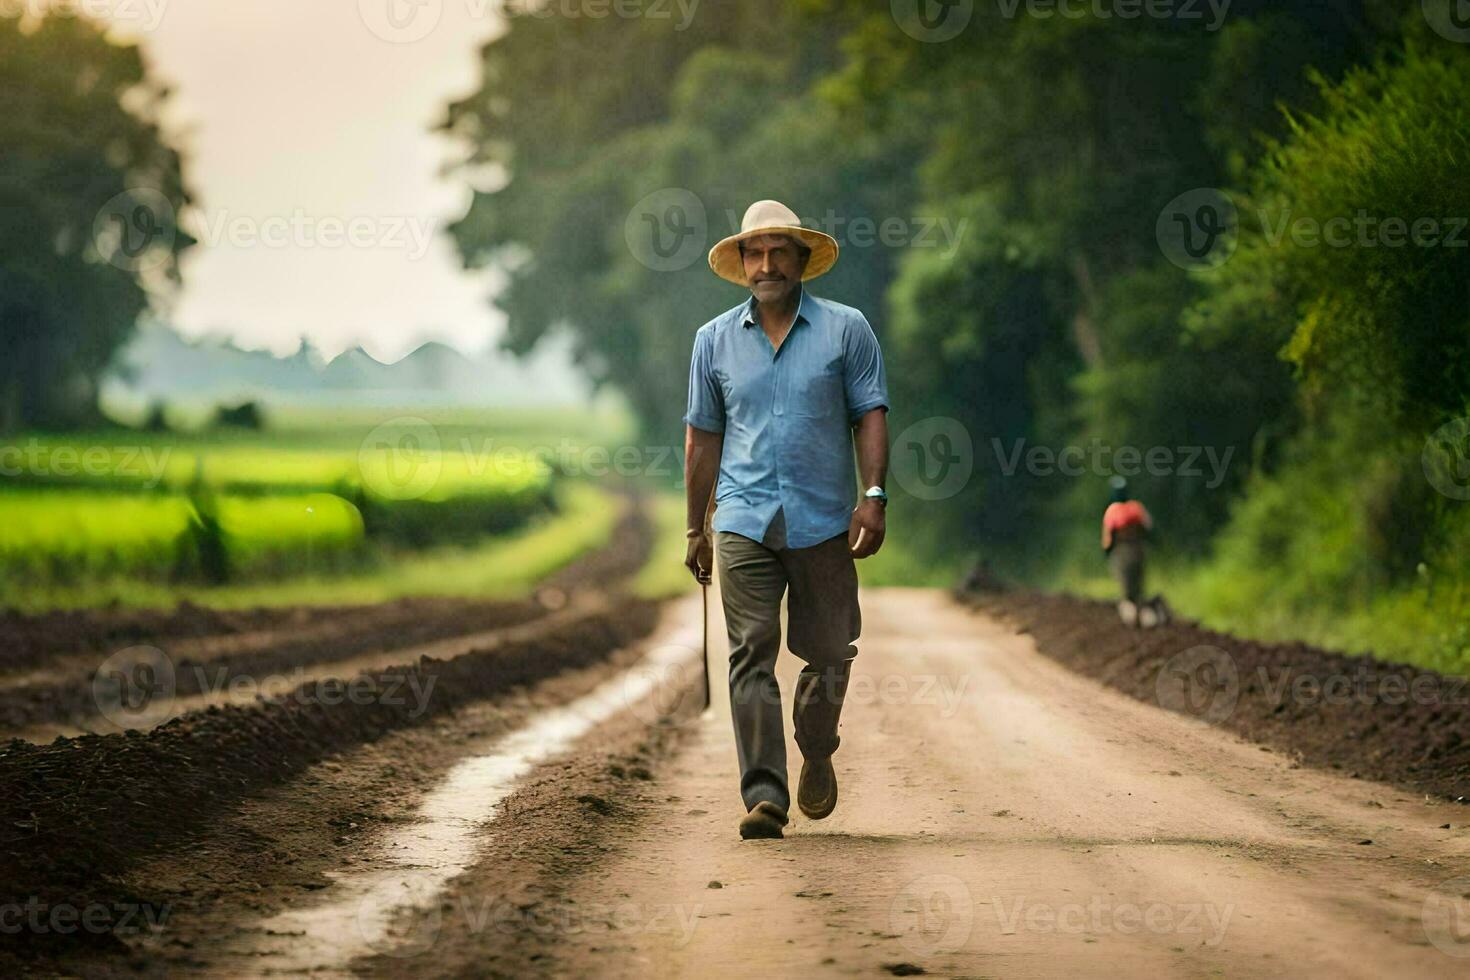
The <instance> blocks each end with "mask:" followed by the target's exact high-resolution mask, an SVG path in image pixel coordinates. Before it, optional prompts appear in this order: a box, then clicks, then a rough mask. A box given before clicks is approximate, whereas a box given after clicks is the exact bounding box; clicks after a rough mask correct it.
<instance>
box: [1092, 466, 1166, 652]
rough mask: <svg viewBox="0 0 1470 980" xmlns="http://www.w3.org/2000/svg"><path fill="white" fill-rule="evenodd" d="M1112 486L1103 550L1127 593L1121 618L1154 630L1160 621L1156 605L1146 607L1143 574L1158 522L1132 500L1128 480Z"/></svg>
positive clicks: (1104, 521)
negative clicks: (1148, 543) (1148, 545)
mask: <svg viewBox="0 0 1470 980" xmlns="http://www.w3.org/2000/svg"><path fill="white" fill-rule="evenodd" d="M1110 485H1111V487H1112V497H1113V502H1112V503H1110V504H1108V509H1107V510H1105V511H1103V519H1102V547H1103V551H1105V552H1107V555H1108V562H1109V564H1111V565H1112V569H1113V578H1115V579H1117V581H1118V587H1119V588H1120V589H1121V590H1122V592H1123V598H1122V600H1121V601H1120V602H1119V603H1118V615H1119V616H1120V617H1122V619H1123V622H1125V623H1127V624H1128V625H1129V626H1138V625H1140V624H1141V625H1144V626H1153V625H1154V624H1155V623H1156V622H1157V621H1158V618H1159V617H1158V614H1157V612H1156V610H1154V608H1153V604H1151V603H1149V604H1145V603H1144V599H1143V573H1144V545H1145V541H1146V540H1147V538H1148V533H1149V532H1150V531H1152V530H1153V526H1154V521H1153V518H1152V517H1150V516H1149V514H1148V510H1147V508H1145V507H1144V506H1143V504H1141V503H1139V502H1138V501H1137V500H1133V499H1131V498H1130V497H1129V496H1128V481H1127V480H1125V479H1123V478H1122V477H1121V476H1115V477H1113V479H1112V480H1111V481H1110ZM1140 607H1142V608H1140ZM1143 619H1147V620H1149V621H1148V622H1142V620H1143Z"/></svg>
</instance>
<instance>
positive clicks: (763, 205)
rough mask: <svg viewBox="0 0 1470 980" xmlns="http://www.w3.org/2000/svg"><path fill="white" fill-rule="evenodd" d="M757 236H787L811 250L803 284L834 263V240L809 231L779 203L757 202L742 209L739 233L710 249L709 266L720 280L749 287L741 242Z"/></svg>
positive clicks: (835, 258) (835, 254)
mask: <svg viewBox="0 0 1470 980" xmlns="http://www.w3.org/2000/svg"><path fill="white" fill-rule="evenodd" d="M758 235H789V236H790V237H792V238H795V239H798V240H799V241H801V242H802V243H803V244H804V245H806V246H807V247H808V248H810V249H811V250H812V254H811V258H810V259H808V260H807V263H806V271H804V272H803V273H802V276H801V279H802V282H806V281H807V280H808V279H815V278H817V276H820V275H821V274H822V273H824V272H826V271H827V270H828V269H830V268H832V266H833V265H835V264H836V263H837V239H835V238H833V237H832V236H831V235H824V234H822V233H821V232H820V231H814V230H812V229H811V228H803V227H802V226H801V219H800V218H798V217H797V216H796V212H795V211H793V210H791V209H790V208H788V207H787V206H786V205H784V204H782V203H781V202H780V201H756V202H755V203H754V204H752V205H751V206H750V207H749V208H747V209H746V210H745V217H744V218H743V219H742V220H741V222H740V231H739V233H738V234H734V235H731V236H730V237H729V238H725V239H722V240H721V241H720V242H719V243H718V244H717V245H715V247H714V248H712V249H710V250H709V267H710V268H711V269H713V270H714V271H715V275H717V276H719V277H720V278H721V279H725V280H727V281H729V282H733V283H735V284H736V285H737V286H749V285H750V282H749V281H748V280H747V279H746V278H745V266H744V263H742V262H741V260H740V243H741V242H743V241H745V240H746V239H747V238H755V237H756V236H758Z"/></svg>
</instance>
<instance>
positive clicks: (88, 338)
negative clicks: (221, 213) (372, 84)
mask: <svg viewBox="0 0 1470 980" xmlns="http://www.w3.org/2000/svg"><path fill="white" fill-rule="evenodd" d="M0 91H3V92H4V93H5V97H4V108H3V109H0V148H3V150H0V152H3V154H4V158H5V174H4V177H3V179H0V211H3V213H4V214H5V220H4V222H3V223H0V344H3V346H4V349H5V354H6V356H5V359H4V366H3V367H0V429H6V430H11V429H15V428H17V427H19V426H22V425H34V426H46V427H56V426H65V425H69V424H76V423H78V422H82V421H86V420H88V419H90V418H92V417H94V416H95V413H96V398H95V389H96V379H97V377H98V376H99V374H100V373H101V372H102V371H103V369H104V368H105V367H106V365H107V364H108V362H109V360H110V359H111V357H112V355H113V352H114V351H115V350H117V348H118V347H119V346H120V345H121V344H122V343H123V342H124V341H125V340H126V339H127V338H128V336H129V335H130V334H131V333H132V330H133V328H134V326H135V324H136V322H137V318H138V316H139V315H140V314H141V313H142V312H143V311H144V310H145V309H146V308H147V306H148V303H149V295H150V291H151V290H154V289H158V288H164V287H168V286H171V285H173V284H176V283H177V282H178V278H179V273H178V256H179V254H180V253H181V252H182V251H183V250H184V249H185V248H187V247H188V246H189V245H191V244H192V239H191V238H190V237H189V236H188V235H187V234H185V233H184V232H183V231H181V230H180V229H179V227H178V223H177V216H178V214H179V211H180V209H181V208H183V207H184V206H185V205H186V204H187V203H188V201H189V194H188V191H187V189H186V187H185V184H184V176H183V166H182V161H181V159H180V155H179V152H178V151H177V150H176V149H174V148H173V147H172V146H171V145H170V143H169V140H168V137H167V135H166V134H165V132H164V131H163V127H162V124H161V122H160V114H161V112H162V110H163V108H164V106H165V104H166V102H167V100H168V97H169V91H168V89H167V88H166V87H165V86H163V85H162V84H161V83H159V82H158V81H157V80H156V79H153V78H152V77H151V76H150V75H149V72H148V68H147V65H146V62H145V60H144V58H143V55H142V52H140V51H139V50H138V48H137V47H136V46H132V45H121V44H116V43H113V42H112V41H110V40H108V39H107V38H106V36H105V35H104V32H103V30H102V29H101V28H100V27H99V26H97V25H96V24H94V23H92V22H91V21H89V20H86V19H85V18H82V17H78V16H69V15H61V14H58V15H54V16H50V17H46V18H44V19H42V20H41V21H40V22H39V23H31V22H28V21H25V20H23V19H22V18H19V17H15V16H0Z"/></svg>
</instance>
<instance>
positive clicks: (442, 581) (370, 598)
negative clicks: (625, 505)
mask: <svg viewBox="0 0 1470 980" xmlns="http://www.w3.org/2000/svg"><path fill="white" fill-rule="evenodd" d="M621 506H622V503H621V499H620V498H617V497H615V496H613V495H612V494H610V493H608V492H607V491H605V490H602V489H600V488H598V487H595V486H593V485H591V484H588V483H585V482H580V481H563V482H562V483H561V484H560V485H559V487H558V490H557V509H556V511H555V512H554V513H552V514H548V515H545V516H543V517H540V518H536V519H533V520H532V521H531V522H530V523H529V524H527V525H525V526H523V527H521V528H519V529H517V530H516V531H513V532H510V533H508V534H504V535H500V536H497V537H493V538H485V539H480V540H478V541H476V542H474V543H469V544H466V545H463V546H453V547H441V548H434V549H431V550H428V551H424V552H417V553H408V554H397V555H390V556H388V557H387V558H385V559H384V560H383V561H382V562H381V563H380V564H379V565H378V566H377V567H375V568H372V569H370V570H365V571H359V572H353V573H349V574H345V575H330V576H329V575H316V574H310V573H305V574H291V575H284V576H281V577H278V578H276V579H273V580H271V581H261V582H255V583H248V584H238V585H235V584H231V585H223V586H171V585H167V584H163V583H150V582H142V581H137V580H134V579H125V578H117V577H114V578H110V579H105V580H100V581H97V582H90V583H87V584H86V585H84V586H83V585H71V586H52V587H47V586H42V585H36V584H28V583H25V582H21V583H18V584H17V586H16V587H15V588H12V589H10V590H9V591H10V595H9V596H7V599H8V601H9V603H10V604H12V605H13V606H15V607H16V608H18V609H21V610H23V611H28V612H34V611H40V610H45V609H57V608H85V607H89V606H97V605H107V604H113V603H115V604H118V605H123V606H131V607H147V608H169V607H172V606H173V605H174V604H175V603H177V602H179V601H180V600H185V599H187V600H188V601H190V602H193V603H195V604H197V605H202V606H211V607H215V608H243V607H250V606H284V605H338V604H355V603H371V602H386V601H389V600H391V599H398V598H403V597H406V596H424V595H448V596H467V597H476V598H489V599H502V598H514V597H517V596H522V595H526V594H527V593H529V591H530V590H531V588H532V587H533V586H534V585H535V584H536V583H537V582H538V581H540V580H541V579H543V578H545V577H546V576H547V575H550V574H551V573H552V572H554V571H556V570H557V569H559V568H561V567H563V566H565V565H567V564H569V563H570V562H572V561H573V560H575V559H576V558H578V557H579V556H581V555H583V554H586V553H587V552H589V551H593V550H595V549H597V548H600V547H604V546H605V545H607V543H608V542H609V541H610V540H611V539H612V533H613V528H614V527H615V526H616V524H617V521H618V517H619V515H620V513H621Z"/></svg>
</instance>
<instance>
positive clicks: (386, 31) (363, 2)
mask: <svg viewBox="0 0 1470 980" xmlns="http://www.w3.org/2000/svg"><path fill="white" fill-rule="evenodd" d="M357 11H358V14H359V15H360V16H361V17H362V22H363V23H364V24H366V25H367V29H368V30H370V31H372V32H373V33H374V34H375V35H377V36H378V37H380V38H382V39H383V40H384V41H388V42H390V43H392V44H412V43H413V42H414V41H422V40H423V39H424V38H426V37H428V36H429V34H430V33H432V32H433V30H434V28H436V27H438V26H439V18H440V17H442V16H443V14H444V0H357Z"/></svg>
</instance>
